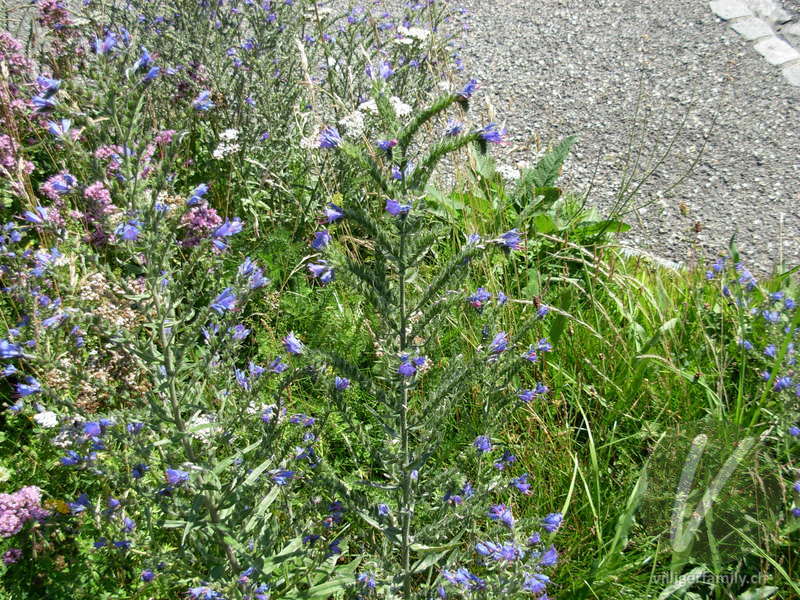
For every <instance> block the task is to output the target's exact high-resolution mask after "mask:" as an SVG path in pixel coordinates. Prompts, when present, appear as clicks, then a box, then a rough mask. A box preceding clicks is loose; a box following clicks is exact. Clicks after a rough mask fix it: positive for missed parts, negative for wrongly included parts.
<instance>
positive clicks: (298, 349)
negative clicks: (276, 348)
mask: <svg viewBox="0 0 800 600" xmlns="http://www.w3.org/2000/svg"><path fill="white" fill-rule="evenodd" d="M283 347H284V348H285V349H286V351H287V352H288V353H289V354H294V355H298V354H302V353H303V350H304V349H305V346H303V343H302V342H301V341H300V340H298V339H297V337H295V335H294V332H289V334H288V335H287V336H286V337H285V338H283Z"/></svg>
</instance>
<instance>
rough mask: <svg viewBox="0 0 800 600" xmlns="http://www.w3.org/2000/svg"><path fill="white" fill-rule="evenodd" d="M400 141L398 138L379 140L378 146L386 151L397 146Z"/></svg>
mask: <svg viewBox="0 0 800 600" xmlns="http://www.w3.org/2000/svg"><path fill="white" fill-rule="evenodd" d="M398 143H399V142H398V141H397V140H396V139H391V140H378V148H380V149H381V150H383V151H384V152H390V151H391V149H392V148H394V147H395V146H397V144H398Z"/></svg>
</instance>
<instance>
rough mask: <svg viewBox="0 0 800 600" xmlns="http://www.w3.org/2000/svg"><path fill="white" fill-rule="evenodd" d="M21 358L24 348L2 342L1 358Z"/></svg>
mask: <svg viewBox="0 0 800 600" xmlns="http://www.w3.org/2000/svg"><path fill="white" fill-rule="evenodd" d="M21 356H22V346H20V345H19V344H13V343H11V342H9V341H8V340H0V358H19V357H21Z"/></svg>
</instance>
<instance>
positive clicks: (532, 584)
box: [522, 573, 550, 596]
mask: <svg viewBox="0 0 800 600" xmlns="http://www.w3.org/2000/svg"><path fill="white" fill-rule="evenodd" d="M548 583H550V578H549V577H548V576H547V575H544V574H542V573H534V574H533V575H530V574H528V573H526V574H525V579H524V581H523V582H522V589H523V590H525V591H526V592H530V593H531V594H533V595H534V596H541V594H544V592H545V588H546V586H547V584H548Z"/></svg>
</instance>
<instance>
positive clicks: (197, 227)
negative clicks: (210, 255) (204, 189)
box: [181, 202, 222, 248]
mask: <svg viewBox="0 0 800 600" xmlns="http://www.w3.org/2000/svg"><path fill="white" fill-rule="evenodd" d="M221 224H222V218H221V217H220V216H219V215H218V214H217V211H216V210H215V209H213V208H211V207H209V206H208V202H203V203H202V204H198V205H197V206H193V207H191V208H190V209H189V210H187V211H186V212H185V213H184V215H183V216H182V217H181V227H183V228H184V229H186V230H187V233H188V235H187V237H186V239H184V240H183V242H181V245H183V246H184V247H187V248H190V247H192V246H197V244H199V243H200V240H201V239H203V238H206V237H208V236H209V235H210V234H211V232H212V231H214V230H215V229H216V228H217V227H219V226H220V225H221Z"/></svg>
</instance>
